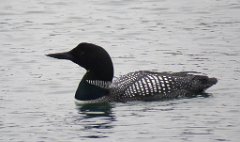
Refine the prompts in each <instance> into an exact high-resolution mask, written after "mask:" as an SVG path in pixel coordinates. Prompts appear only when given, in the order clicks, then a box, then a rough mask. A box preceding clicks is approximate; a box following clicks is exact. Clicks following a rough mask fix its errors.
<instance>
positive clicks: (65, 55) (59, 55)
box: [46, 52, 72, 60]
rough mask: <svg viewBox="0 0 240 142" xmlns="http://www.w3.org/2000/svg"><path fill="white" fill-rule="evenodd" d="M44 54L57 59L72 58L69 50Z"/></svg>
mask: <svg viewBox="0 0 240 142" xmlns="http://www.w3.org/2000/svg"><path fill="white" fill-rule="evenodd" d="M46 56H49V57H53V58H57V59H67V60H72V55H71V54H70V53H69V52H63V53H53V54H47V55H46Z"/></svg>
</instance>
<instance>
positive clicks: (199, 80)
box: [47, 42, 217, 103]
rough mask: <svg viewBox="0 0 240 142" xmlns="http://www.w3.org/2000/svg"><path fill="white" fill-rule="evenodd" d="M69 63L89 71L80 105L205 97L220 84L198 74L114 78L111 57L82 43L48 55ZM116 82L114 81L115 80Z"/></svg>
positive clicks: (78, 100) (140, 73)
mask: <svg viewBox="0 0 240 142" xmlns="http://www.w3.org/2000/svg"><path fill="white" fill-rule="evenodd" d="M47 56H50V57H53V58H57V59H67V60H71V61H72V62H74V63H76V64H78V65H79V66H81V67H83V68H85V69H86V70H87V72H86V74H85V75H84V77H83V78H82V80H81V82H80V84H79V86H78V88H77V91H76V94H75V99H76V103H101V102H111V101H115V102H126V101H133V100H140V101H141V100H143V101H148V100H163V99H171V98H178V97H186V96H191V95H193V94H197V93H201V92H203V91H204V90H206V89H207V88H209V87H211V86H212V85H214V84H216V83H217V79H216V78H209V77H207V76H205V75H199V74H196V73H197V72H192V71H190V72H152V71H135V72H130V73H128V74H126V75H123V76H120V77H119V78H114V71H113V70H114V69H113V63H112V60H111V57H110V56H109V54H108V53H107V52H106V50H104V49H103V48H102V47H100V46H98V45H95V44H92V43H85V42H84V43H80V44H79V45H78V46H77V47H75V48H74V49H72V50H70V51H69V52H63V53H55V54H47ZM113 78H114V79H113Z"/></svg>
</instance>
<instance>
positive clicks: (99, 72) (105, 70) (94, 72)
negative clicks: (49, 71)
mask: <svg viewBox="0 0 240 142" xmlns="http://www.w3.org/2000/svg"><path fill="white" fill-rule="evenodd" d="M47 56H49V57H53V58H57V59H67V60H71V61H72V62H74V63H76V64H78V65H79V66H81V67H83V68H85V69H86V70H87V74H86V75H85V79H89V80H102V81H112V79H113V63H112V60H111V57H110V56H109V54H108V53H107V51H106V50H104V49H103V48H102V47H100V46H98V45H95V44H92V43H85V42H84V43H80V44H78V46H77V47H75V48H73V49H72V50H70V51H68V52H62V53H54V54H47Z"/></svg>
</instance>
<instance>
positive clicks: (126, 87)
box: [113, 71, 217, 99]
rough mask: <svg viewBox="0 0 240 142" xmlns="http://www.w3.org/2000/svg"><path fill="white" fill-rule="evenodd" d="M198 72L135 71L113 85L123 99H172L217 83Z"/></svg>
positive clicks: (121, 77) (197, 91)
mask: <svg viewBox="0 0 240 142" xmlns="http://www.w3.org/2000/svg"><path fill="white" fill-rule="evenodd" d="M199 74H200V73H199V72H192V71H186V72H151V71H136V72H130V73H128V74H126V75H123V76H120V77H119V78H118V79H116V80H115V81H114V82H113V84H114V88H115V89H113V90H115V93H116V94H118V95H119V96H121V97H123V98H125V99H126V98H131V99H135V98H136V99H143V98H149V97H151V98H153V97H154V98H156V97H157V98H160V99H161V98H174V97H178V96H186V95H188V94H189V93H199V92H202V91H204V90H205V89H207V88H208V87H210V86H212V85H213V84H215V83H216V82H217V80H216V79H215V78H208V77H207V76H205V75H202V74H201V75H199Z"/></svg>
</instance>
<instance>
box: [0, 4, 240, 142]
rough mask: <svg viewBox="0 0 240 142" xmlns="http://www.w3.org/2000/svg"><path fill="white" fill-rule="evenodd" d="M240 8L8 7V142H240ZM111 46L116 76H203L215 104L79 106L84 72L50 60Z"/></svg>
mask: <svg viewBox="0 0 240 142" xmlns="http://www.w3.org/2000/svg"><path fill="white" fill-rule="evenodd" d="M239 13H240V1H239V0H225V1H224V0H201V1H198V0H185V1H179V0H128V1H127V0H114V1H111V0H104V1H103V0H84V1H79V0H69V1H66V2H65V1H60V0H52V1H45V0H38V1H35V0H1V1H0V57H1V60H0V74H1V76H0V91H1V93H0V135H1V136H0V141H2V142H10V141H14V142H15V141H16V142H20V141H21V142H23V141H24V142H25V141H29V142H34V141H35V142H36V141H39V142H40V141H41V142H42V141H51V142H53V141H68V142H75V141H76V142H77V141H93V142H96V141H101V142H103V141H104V142H115V141H116V142H119V141H127V142H146V141H153V142H188V141H189V142H218V141H231V142H238V141H239V140H240V136H239V134H240V120H239V118H240V81H239V77H240V16H239ZM80 42H91V43H95V44H98V45H100V46H103V47H104V48H105V49H106V50H107V51H108V52H109V54H110V55H111V57H112V58H113V62H114V67H115V76H119V75H121V74H125V73H128V72H131V71H136V70H153V71H159V72H160V71H199V72H204V73H206V74H208V75H209V76H214V77H217V78H218V79H219V82H218V84H217V85H215V86H213V87H212V88H210V89H209V90H207V92H208V93H209V94H210V96H209V97H197V98H192V99H177V100H171V101H158V102H129V103H111V104H108V105H100V106H96V105H90V106H88V105H87V106H76V105H75V104H74V94H75V91H76V89H77V86H78V83H79V81H80V79H81V78H82V76H83V75H84V73H85V70H84V69H82V68H79V67H78V66H77V65H75V64H73V63H71V62H69V61H63V60H55V59H51V58H48V57H46V56H45V54H47V53H53V52H61V51H68V50H70V49H72V48H74V47H75V46H76V45H77V44H78V43H80Z"/></svg>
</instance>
